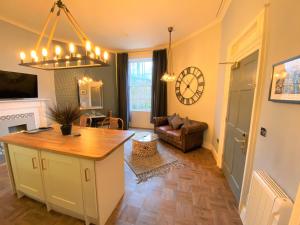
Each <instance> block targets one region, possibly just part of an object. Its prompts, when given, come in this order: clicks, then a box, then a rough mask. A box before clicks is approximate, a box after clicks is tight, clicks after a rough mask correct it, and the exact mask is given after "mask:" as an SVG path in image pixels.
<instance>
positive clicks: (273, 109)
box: [213, 0, 300, 198]
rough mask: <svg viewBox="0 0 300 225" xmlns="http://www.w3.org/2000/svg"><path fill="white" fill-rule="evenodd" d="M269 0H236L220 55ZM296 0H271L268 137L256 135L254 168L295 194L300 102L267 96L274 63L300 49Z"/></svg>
mask: <svg viewBox="0 0 300 225" xmlns="http://www.w3.org/2000/svg"><path fill="white" fill-rule="evenodd" d="M265 2H266V1H265V0H252V1H248V0H232V1H231V5H230V7H229V9H228V11H227V13H226V15H225V17H224V20H223V21H222V34H221V48H220V61H225V60H226V56H227V49H228V47H229V44H230V42H232V41H233V40H234V38H235V37H236V36H237V35H238V34H239V33H241V32H242V31H243V30H244V29H245V28H246V26H247V25H248V24H249V23H250V22H251V21H253V19H254V18H255V17H256V16H257V15H258V14H259V12H260V11H261V10H262V9H263V8H264V4H265ZM299 8H300V2H299V1H298V0H270V8H269V9H270V14H269V16H268V18H267V20H268V27H267V33H268V36H269V37H268V48H267V61H266V68H267V71H266V73H267V76H266V80H265V86H264V88H263V101H262V106H261V107H262V108H261V112H260V126H262V127H265V128H266V129H267V132H268V133H267V137H262V136H260V135H258V137H257V142H256V148H255V161H254V169H263V170H266V171H267V172H268V173H269V174H270V175H271V177H272V178H273V179H274V180H275V181H276V182H277V183H278V184H279V185H280V186H281V187H282V188H283V189H284V190H285V191H286V193H287V194H288V195H289V196H290V197H291V198H295V196H296V192H297V187H298V184H299V181H300V164H299V159H300V147H299V146H300V138H299V137H300V136H299V127H300V119H299V115H300V105H299V104H285V103H274V102H270V101H268V95H269V86H270V82H271V73H272V65H273V64H275V63H277V62H280V61H282V60H285V59H288V58H291V57H294V56H297V55H300V45H299V40H300V29H298V28H299V21H300V15H299ZM224 69H225V67H224V66H220V67H219V75H218V88H217V90H218V92H217V104H216V105H217V107H216V110H215V126H214V137H213V144H214V146H216V148H217V143H216V139H217V138H218V137H219V134H220V124H221V109H222V104H223V102H222V101H223V96H224V73H225V70H224Z"/></svg>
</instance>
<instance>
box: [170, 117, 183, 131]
mask: <svg viewBox="0 0 300 225" xmlns="http://www.w3.org/2000/svg"><path fill="white" fill-rule="evenodd" d="M182 124H183V121H182V119H181V118H180V117H179V116H178V115H176V116H175V117H174V118H173V119H172V120H171V123H170V125H171V126H172V128H173V129H174V130H176V129H179V128H180V126H181V125H182Z"/></svg>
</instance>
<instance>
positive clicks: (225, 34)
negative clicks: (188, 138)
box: [212, 0, 265, 150]
mask: <svg viewBox="0 0 300 225" xmlns="http://www.w3.org/2000/svg"><path fill="white" fill-rule="evenodd" d="M264 2H265V1H264V0H251V1H249V0H231V3H230V6H229V8H228V11H227V13H226V15H225V16H224V18H223V21H222V23H221V30H222V33H221V45H220V59H219V61H220V62H225V61H226V57H227V50H228V47H229V45H230V43H231V42H232V41H233V40H234V38H236V37H237V36H238V35H239V34H240V33H241V32H243V30H244V29H245V28H246V26H248V25H249V24H250V23H251V21H252V20H254V18H255V17H256V16H257V15H258V14H259V12H260V11H261V10H262V9H263V7H264ZM224 75H225V65H220V66H219V67H218V78H217V95H216V96H217V98H216V110H215V118H214V120H215V124H214V128H213V138H212V143H213V146H214V148H215V149H216V150H217V149H218V142H217V139H218V138H219V135H220V128H221V118H222V114H221V113H222V108H223V104H224V102H223V98H224V82H225V77H224Z"/></svg>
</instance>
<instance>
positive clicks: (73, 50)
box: [69, 43, 75, 55]
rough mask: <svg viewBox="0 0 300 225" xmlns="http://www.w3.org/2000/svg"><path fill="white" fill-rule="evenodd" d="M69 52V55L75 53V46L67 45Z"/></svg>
mask: <svg viewBox="0 0 300 225" xmlns="http://www.w3.org/2000/svg"><path fill="white" fill-rule="evenodd" d="M69 51H70V53H71V55H72V54H73V53H74V52H75V45H74V44H73V43H70V44H69Z"/></svg>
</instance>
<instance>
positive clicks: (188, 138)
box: [154, 116, 208, 152]
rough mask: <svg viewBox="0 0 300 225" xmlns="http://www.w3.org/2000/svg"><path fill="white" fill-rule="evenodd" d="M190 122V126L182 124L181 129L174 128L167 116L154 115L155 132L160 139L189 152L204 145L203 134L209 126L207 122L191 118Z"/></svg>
mask: <svg viewBox="0 0 300 225" xmlns="http://www.w3.org/2000/svg"><path fill="white" fill-rule="evenodd" d="M189 122H190V124H189V125H188V126H185V125H182V126H181V127H180V128H179V129H176V130H174V129H173V128H172V127H171V126H170V124H169V122H168V117H167V116H164V117H154V132H155V133H156V134H157V135H158V136H159V138H160V139H162V140H164V141H166V142H168V143H169V144H171V145H173V146H175V147H177V148H179V149H181V150H182V151H183V152H187V151H190V150H192V149H195V148H199V147H201V146H202V143H203V134H204V131H205V130H206V129H207V128H208V125H207V123H203V122H198V121H195V120H189Z"/></svg>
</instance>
